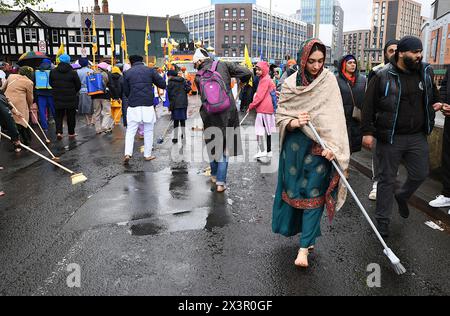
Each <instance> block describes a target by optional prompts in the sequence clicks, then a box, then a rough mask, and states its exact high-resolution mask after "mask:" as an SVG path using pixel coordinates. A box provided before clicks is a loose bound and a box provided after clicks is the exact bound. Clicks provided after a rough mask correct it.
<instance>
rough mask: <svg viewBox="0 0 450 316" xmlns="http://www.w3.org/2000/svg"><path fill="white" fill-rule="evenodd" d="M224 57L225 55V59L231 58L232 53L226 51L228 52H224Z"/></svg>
mask: <svg viewBox="0 0 450 316" xmlns="http://www.w3.org/2000/svg"><path fill="white" fill-rule="evenodd" d="M224 55H225V57H229V56H230V52H229V51H228V49H226V50H225V51H224Z"/></svg>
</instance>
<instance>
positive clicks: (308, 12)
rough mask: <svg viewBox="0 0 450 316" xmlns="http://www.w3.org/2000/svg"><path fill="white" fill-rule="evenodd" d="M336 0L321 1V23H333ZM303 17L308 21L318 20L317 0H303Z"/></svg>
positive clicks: (303, 19) (312, 22)
mask: <svg viewBox="0 0 450 316" xmlns="http://www.w3.org/2000/svg"><path fill="white" fill-rule="evenodd" d="M335 2H336V0H321V1H320V24H333V21H334V5H335ZM301 17H302V18H301V19H302V21H304V22H306V23H311V24H314V23H315V22H316V0H301Z"/></svg>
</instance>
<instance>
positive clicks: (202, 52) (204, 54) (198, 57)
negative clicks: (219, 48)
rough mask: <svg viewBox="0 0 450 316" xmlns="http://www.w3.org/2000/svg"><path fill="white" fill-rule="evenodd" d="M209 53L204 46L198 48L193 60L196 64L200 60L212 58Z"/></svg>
mask: <svg viewBox="0 0 450 316" xmlns="http://www.w3.org/2000/svg"><path fill="white" fill-rule="evenodd" d="M210 58H211V57H209V54H208V52H207V51H206V50H204V49H203V48H197V50H196V51H195V54H194V58H193V62H194V64H196V63H198V62H199V61H203V60H207V59H210Z"/></svg>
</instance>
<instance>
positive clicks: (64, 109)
mask: <svg viewBox="0 0 450 316" xmlns="http://www.w3.org/2000/svg"><path fill="white" fill-rule="evenodd" d="M59 60H60V64H59V65H58V67H56V68H55V69H53V70H52V71H51V72H50V86H51V87H52V88H53V90H52V92H53V99H54V101H55V109H56V134H57V138H58V140H62V138H63V120H64V117H65V116H66V117H67V127H68V129H69V138H70V139H74V138H75V137H76V134H75V126H76V120H77V117H76V116H77V108H78V103H79V102H78V101H79V98H78V93H79V92H80V90H81V81H80V78H79V77H78V74H77V73H76V72H75V71H74V70H73V68H72V66H70V56H69V55H66V54H64V55H61V56H60V57H59Z"/></svg>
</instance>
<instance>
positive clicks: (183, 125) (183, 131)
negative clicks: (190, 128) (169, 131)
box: [173, 120, 186, 139]
mask: <svg viewBox="0 0 450 316" xmlns="http://www.w3.org/2000/svg"><path fill="white" fill-rule="evenodd" d="M180 126H181V135H183V137H186V121H181V120H175V121H173V127H174V134H173V139H178V131H179V128H180Z"/></svg>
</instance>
